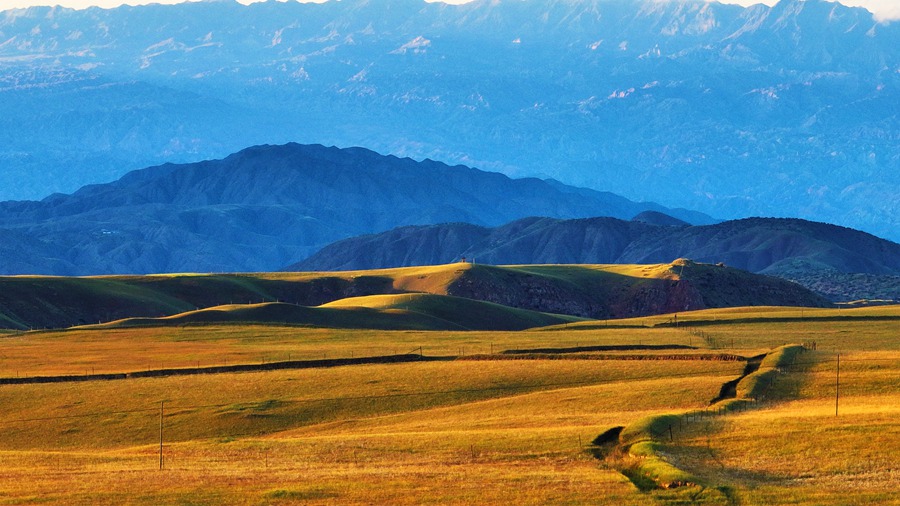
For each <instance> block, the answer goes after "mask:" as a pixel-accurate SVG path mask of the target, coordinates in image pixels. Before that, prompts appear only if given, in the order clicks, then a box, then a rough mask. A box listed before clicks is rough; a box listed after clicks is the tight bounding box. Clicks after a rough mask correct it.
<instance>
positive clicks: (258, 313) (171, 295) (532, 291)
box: [0, 261, 828, 329]
mask: <svg viewBox="0 0 900 506" xmlns="http://www.w3.org/2000/svg"><path fill="white" fill-rule="evenodd" d="M397 294H434V295H450V296H453V297H450V298H446V297H442V298H437V299H435V298H429V297H422V296H421V295H412V297H413V298H412V299H409V297H410V295H403V296H402V297H400V298H391V297H387V298H385V297H376V298H363V299H359V298H358V297H361V296H376V295H386V296H390V295H393V296H396V295H397ZM460 298H461V299H460ZM463 299H466V300H463ZM335 301H340V302H339V303H336V304H335V305H334V306H331V305H329V306H325V307H322V308H315V309H310V308H309V307H308V306H320V305H322V304H326V303H329V302H335ZM473 301H483V302H489V303H493V304H488V305H485V304H480V303H479V304H473ZM261 302H284V303H285V304H281V305H278V304H276V305H266V306H258V307H256V306H248V307H242V306H239V305H247V304H249V305H252V304H257V303H261ZM494 304H499V305H500V306H506V307H500V306H495V305H494ZM223 305H229V306H230V307H229V308H228V311H227V312H222V310H221V308H220V309H216V310H215V311H212V312H210V311H199V312H198V310H203V309H206V308H213V307H215V306H223ZM747 305H791V306H825V305H828V303H827V302H826V301H825V300H823V299H821V298H820V297H817V296H815V295H814V294H812V293H811V292H809V291H807V290H805V289H803V288H802V287H800V286H799V285H796V284H793V283H789V282H786V281H783V280H779V279H776V278H771V277H767V276H760V275H756V274H751V273H748V272H744V271H739V270H736V269H731V268H727V267H716V266H710V265H702V264H695V263H693V262H690V261H679V262H676V263H675V264H657V265H532V266H519V267H516V266H511V267H495V266H487V265H473V264H469V263H455V264H446V265H439V266H430V267H409V268H399V269H385V270H371V271H348V272H335V273H271V274H266V273H261V274H222V275H203V274H183V275H168V276H163V275H158V276H115V277H97V278H67V277H0V327H6V328H13V329H29V328H60V327H69V326H73V325H85V324H96V323H99V322H109V321H113V320H122V319H126V318H158V317H169V316H173V315H178V314H181V316H179V317H178V318H176V319H175V320H173V321H183V322H185V323H191V322H202V321H208V319H209V318H212V319H213V320H215V319H216V318H218V319H221V320H223V321H247V320H250V321H264V322H276V323H277V322H282V323H290V322H293V323H297V324H310V325H321V326H329V325H330V323H329V322H332V323H331V324H334V325H335V326H338V327H345V326H350V327H353V328H358V327H365V326H366V325H367V324H371V325H373V326H374V328H386V327H385V325H386V326H387V327H390V328H423V326H424V327H426V328H431V327H434V326H435V324H434V322H433V321H431V320H428V319H426V321H425V323H423V322H422V321H418V320H416V318H413V317H411V316H409V315H408V314H407V315H406V316H403V318H412V319H411V320H409V321H407V322H403V321H402V320H403V318H401V319H400V320H401V321H400V322H399V323H398V322H393V323H390V324H386V323H384V321H385V320H384V319H382V317H385V318H387V315H388V314H393V313H392V312H396V311H400V313H399V314H403V313H404V312H407V311H414V312H416V314H418V315H419V316H422V315H428V318H437V319H439V320H443V321H444V322H448V321H449V322H453V323H452V324H451V326H453V327H454V328H462V327H470V328H479V329H487V328H494V327H492V325H494V324H498V325H499V327H498V328H506V329H510V328H527V327H532V326H538V325H551V324H555V323H561V321H560V320H559V318H558V317H557V316H550V317H548V318H549V320H546V319H544V318H545V317H544V316H536V315H534V314H531V313H523V312H519V311H514V310H511V309H510V308H517V309H522V310H528V311H536V312H540V313H554V314H557V315H560V314H561V315H571V316H578V317H585V318H619V317H627V316H641V315H650V314H658V313H665V312H672V311H684V310H689V309H703V308H708V307H727V306H747ZM301 306H307V307H301ZM338 306H341V307H344V306H353V307H368V308H369V310H368V311H370V312H368V313H366V312H363V313H361V314H363V315H366V317H367V318H368V317H372V319H371V320H365V318H363V319H362V320H360V321H368V323H366V324H363V323H352V320H353V318H356V317H357V316H359V315H358V314H356V313H333V312H332V311H338V309H337V307H338ZM371 311H375V312H378V314H377V315H374V316H373V314H372V313H371ZM337 314H340V315H355V314H356V316H353V318H351V320H347V321H339V320H340V319H336V320H331V319H330V318H332V317H334V316H335V315H337ZM348 321H349V323H348ZM335 322H336V323H335ZM373 322H374V323H373ZM510 322H512V323H510ZM147 323H149V322H148V321H139V322H132V323H131V324H147ZM160 323H166V324H168V323H171V322H168V323H167V322H160ZM438 327H439V328H443V327H440V326H438Z"/></svg>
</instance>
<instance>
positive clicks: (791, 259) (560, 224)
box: [288, 213, 900, 300]
mask: <svg viewBox="0 0 900 506" xmlns="http://www.w3.org/2000/svg"><path fill="white" fill-rule="evenodd" d="M651 222H652V223H651ZM679 257H687V258H692V259H695V260H698V261H703V262H708V263H724V264H726V265H728V266H731V267H736V268H739V269H743V270H747V271H751V272H756V273H764V274H770V275H775V276H779V277H783V278H786V279H791V280H796V281H799V282H801V283H802V284H804V285H806V286H808V287H810V288H812V289H814V290H815V291H817V292H819V293H821V294H823V295H827V296H829V297H830V298H832V299H835V300H855V299H862V298H867V299H872V298H890V299H900V244H897V243H894V242H891V241H887V240H884V239H880V238H878V237H875V236H872V235H870V234H867V233H864V232H859V231H856V230H852V229H848V228H844V227H838V226H835V225H829V224H825V223H816V222H810V221H805V220H799V219H777V218H750V219H742V220H735V221H727V222H723V223H718V224H712V225H706V226H690V225H688V224H686V223H684V222H681V221H680V220H677V219H674V218H671V217H669V218H666V217H665V216H664V215H660V214H659V213H649V214H648V213H642V214H640V215H638V216H636V217H635V219H634V220H631V221H625V220H621V219H616V218H589V219H576V220H560V219H552V218H526V219H522V220H517V221H514V222H512V223H508V224H506V225H503V226H500V227H495V228H487V227H479V226H474V225H471V224H466V223H450V224H442V225H429V226H411V227H401V228H397V229H394V230H391V231H388V232H384V233H381V234H375V235H367V236H362V237H356V238H351V239H346V240H344V241H340V242H337V243H335V244H332V245H330V246H328V247H326V248H324V249H322V250H321V251H319V252H318V253H316V254H315V255H313V256H312V257H310V258H308V259H306V260H304V261H302V262H300V263H297V264H294V265H291V266H290V267H288V270H304V271H305V270H312V271H315V270H350V269H370V268H380V267H388V266H408V265H431V264H440V263H446V262H452V261H457V260H459V259H461V258H466V259H467V260H469V261H474V262H478V263H488V264H502V265H507V264H555V263H562V264H612V263H637V264H646V263H658V262H667V261H671V259H674V258H679ZM854 273H859V274H854ZM861 273H865V277H866V279H867V280H868V281H869V283H868V284H866V283H860V282H859V280H857V281H855V282H853V281H852V280H854V279H856V278H858V277H859V275H860V274H861Z"/></svg>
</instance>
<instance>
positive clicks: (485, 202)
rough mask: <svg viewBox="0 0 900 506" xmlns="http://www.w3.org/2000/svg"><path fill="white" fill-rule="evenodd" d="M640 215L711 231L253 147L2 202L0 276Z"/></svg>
mask: <svg viewBox="0 0 900 506" xmlns="http://www.w3.org/2000/svg"><path fill="white" fill-rule="evenodd" d="M647 212H654V213H660V212H665V213H668V214H671V215H674V216H677V217H679V218H680V219H683V220H686V221H690V222H692V223H710V222H712V221H714V220H712V219H711V218H710V217H708V216H706V215H703V214H701V213H696V212H691V211H685V210H672V209H666V208H664V207H662V206H659V205H657V204H653V203H637V202H632V201H630V200H627V199H625V198H622V197H619V196H617V195H613V194H611V193H604V192H597V191H593V190H586V189H583V188H575V187H571V186H566V185H563V184H561V183H558V182H555V181H543V180H539V179H533V178H531V179H510V178H509V177H507V176H505V175H502V174H497V173H490V172H483V171H480V170H476V169H471V168H468V167H463V166H456V167H449V166H447V165H445V164H443V163H439V162H433V161H430V160H426V161H424V162H415V161H413V160H410V159H400V158H396V157H393V156H382V155H379V154H377V153H374V152H372V151H369V150H366V149H361V148H353V149H337V148H333V147H332V148H326V147H324V146H317V145H310V146H303V145H298V144H288V145H284V146H257V147H253V148H249V149H245V150H243V151H241V152H239V153H236V154H234V155H231V156H229V157H227V158H225V159H223V160H214V161H207V162H201V163H195V164H184V165H174V164H168V165H163V166H159V167H151V168H148V169H144V170H139V171H135V172H132V173H129V174H128V175H126V176H125V177H123V178H122V179H120V180H118V181H115V182H113V183H108V184H102V185H93V186H87V187H85V188H82V189H80V190H78V191H77V192H75V193H74V194H71V195H53V196H51V197H48V198H46V199H44V200H42V201H40V202H33V201H27V202H16V201H12V202H2V203H0V239H2V240H0V253H2V254H0V274H57V275H91V274H113V273H120V274H127V273H158V272H243V271H272V270H277V269H280V268H282V267H284V266H285V265H288V264H290V263H293V262H296V261H297V260H299V259H302V258H306V257H307V256H309V255H311V254H312V253H314V252H315V251H317V250H318V249H320V248H322V247H323V246H326V245H327V244H329V243H331V242H333V241H336V240H339V239H344V238H347V237H350V236H354V235H359V234H366V233H372V232H381V231H385V230H389V229H391V228H393V227H396V226H402V225H413V224H429V223H442V222H459V221H465V222H471V223H474V224H476V225H481V226H495V225H500V224H502V223H506V222H508V221H511V220H515V219H519V218H522V217H525V216H531V215H546V216H554V217H559V218H574V217H586V216H597V215H603V216H616V217H620V218H630V217H632V216H634V215H635V214H639V213H647Z"/></svg>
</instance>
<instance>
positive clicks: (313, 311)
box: [90, 294, 583, 330]
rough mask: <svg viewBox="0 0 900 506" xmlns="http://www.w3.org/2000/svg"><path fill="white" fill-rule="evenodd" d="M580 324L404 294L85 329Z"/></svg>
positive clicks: (210, 311)
mask: <svg viewBox="0 0 900 506" xmlns="http://www.w3.org/2000/svg"><path fill="white" fill-rule="evenodd" d="M582 320H583V319H582V318H577V317H572V316H563V315H551V314H547V313H539V312H535V311H527V310H523V309H515V308H509V307H505V306H501V305H499V304H492V303H490V302H481V301H475V300H469V299H461V298H459V297H451V296H446V295H430V294H406V295H371V296H367V297H350V298H347V299H340V300H338V301H335V302H332V303H329V304H325V305H322V306H318V307H307V306H299V305H296V304H286V303H283V302H264V303H260V304H229V305H223V306H215V307H211V308H207V309H200V310H196V311H188V312H185V313H179V314H176V315H172V316H166V317H160V318H125V319H122V320H116V321H113V322H109V323H106V324H101V325H90V327H91V328H129V327H167V326H179V325H190V324H222V323H237V324H250V323H252V324H264V325H296V326H304V327H323V328H337V329H376V330H525V329H528V328H532V327H545V326H548V325H561V324H563V323H571V322H577V321H582Z"/></svg>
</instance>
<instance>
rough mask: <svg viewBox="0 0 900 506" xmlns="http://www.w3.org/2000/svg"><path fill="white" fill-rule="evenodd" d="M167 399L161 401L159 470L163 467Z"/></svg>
mask: <svg viewBox="0 0 900 506" xmlns="http://www.w3.org/2000/svg"><path fill="white" fill-rule="evenodd" d="M165 404H166V401H159V470H160V471H162V469H163V409H164V406H165Z"/></svg>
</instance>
